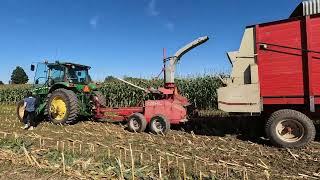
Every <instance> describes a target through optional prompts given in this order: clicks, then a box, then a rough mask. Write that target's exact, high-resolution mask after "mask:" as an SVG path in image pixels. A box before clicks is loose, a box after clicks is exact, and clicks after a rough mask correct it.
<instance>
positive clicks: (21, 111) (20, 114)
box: [16, 100, 25, 123]
mask: <svg viewBox="0 0 320 180" xmlns="http://www.w3.org/2000/svg"><path fill="white" fill-rule="evenodd" d="M23 106H24V100H21V101H19V102H18V103H17V111H16V112H17V116H18V119H19V121H20V122H21V123H23V119H24V110H25V109H24V107H23Z"/></svg>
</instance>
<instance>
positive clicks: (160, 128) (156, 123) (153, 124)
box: [149, 115, 170, 134]
mask: <svg viewBox="0 0 320 180" xmlns="http://www.w3.org/2000/svg"><path fill="white" fill-rule="evenodd" d="M149 128H150V131H151V132H152V133H154V134H166V133H167V132H168V131H169V130H170V122H169V120H168V119H167V118H166V117H165V116H163V115H155V116H153V117H152V118H151V121H150V124H149Z"/></svg>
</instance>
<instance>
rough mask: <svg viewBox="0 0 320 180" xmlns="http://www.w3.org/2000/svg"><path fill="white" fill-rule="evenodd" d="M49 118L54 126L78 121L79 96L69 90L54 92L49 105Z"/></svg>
mask: <svg viewBox="0 0 320 180" xmlns="http://www.w3.org/2000/svg"><path fill="white" fill-rule="evenodd" d="M47 111H48V118H49V120H50V121H51V122H52V123H54V124H66V123H71V122H73V121H75V120H76V118H77V116H78V112H79V107H78V98H77V95H76V94H75V93H74V92H73V91H71V90H67V89H57V90H55V91H53V92H52V94H51V95H50V97H49V100H48V104H47Z"/></svg>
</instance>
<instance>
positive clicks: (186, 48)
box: [165, 36, 209, 84]
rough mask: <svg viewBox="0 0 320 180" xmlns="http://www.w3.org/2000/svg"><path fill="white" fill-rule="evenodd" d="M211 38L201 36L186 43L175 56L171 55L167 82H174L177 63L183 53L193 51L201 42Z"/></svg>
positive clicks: (166, 75)
mask: <svg viewBox="0 0 320 180" xmlns="http://www.w3.org/2000/svg"><path fill="white" fill-rule="evenodd" d="M208 40H209V37H208V36H204V37H200V38H198V39H196V40H194V41H192V42H191V43H189V44H187V45H185V46H184V47H182V48H181V49H179V50H178V51H177V52H176V53H175V54H174V56H173V57H170V58H169V59H170V62H169V66H167V67H166V70H165V82H166V83H169V84H173V83H174V75H175V70H176V65H177V63H178V62H179V61H180V59H181V58H182V56H183V55H185V54H186V53H188V52H189V51H191V50H192V49H194V48H196V47H198V46H200V45H201V44H203V43H205V42H207V41H208Z"/></svg>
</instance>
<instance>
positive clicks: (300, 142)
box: [265, 109, 316, 148]
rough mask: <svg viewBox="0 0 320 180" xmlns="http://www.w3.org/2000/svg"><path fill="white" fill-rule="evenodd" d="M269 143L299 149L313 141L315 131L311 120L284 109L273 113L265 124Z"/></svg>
mask: <svg viewBox="0 0 320 180" xmlns="http://www.w3.org/2000/svg"><path fill="white" fill-rule="evenodd" d="M265 129H266V134H267V136H268V138H269V139H270V140H271V142H272V143H273V144H274V145H276V146H278V147H284V148H300V147H304V146H306V145H308V144H309V143H310V142H311V141H313V140H314V139H315V134H316V129H315V126H314V124H313V122H312V120H311V119H309V118H308V117H307V116H306V115H304V114H302V113H301V112H298V111H295V110H290V109H285V110H280V111H276V112H275V113H273V114H272V115H271V116H270V118H269V120H268V122H267V123H266V127H265Z"/></svg>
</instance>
